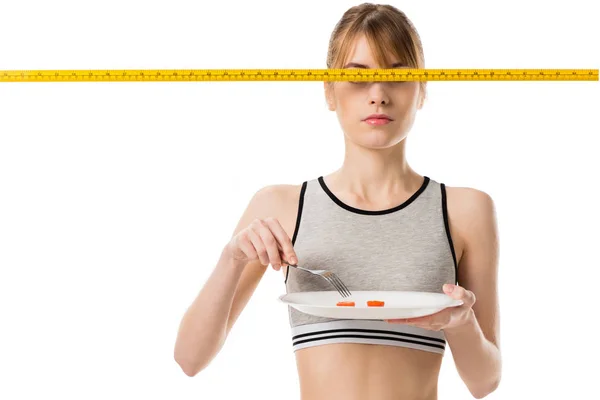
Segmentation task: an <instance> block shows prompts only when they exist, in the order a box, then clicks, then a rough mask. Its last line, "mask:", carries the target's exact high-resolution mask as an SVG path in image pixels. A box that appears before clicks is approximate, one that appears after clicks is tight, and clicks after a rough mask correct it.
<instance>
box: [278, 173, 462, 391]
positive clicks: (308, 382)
mask: <svg viewBox="0 0 600 400" xmlns="http://www.w3.org/2000/svg"><path fill="white" fill-rule="evenodd" d="M300 189H301V185H285V191H286V192H287V193H286V195H285V196H284V198H285V199H286V201H285V205H284V206H283V207H282V208H281V210H282V211H281V213H280V215H277V216H276V217H277V218H278V220H279V222H280V223H281V225H282V226H283V228H284V229H285V231H286V233H287V234H288V235H289V237H290V238H291V237H292V235H293V233H294V228H295V224H296V216H297V211H298V199H299V196H300ZM463 190H465V189H464V188H452V187H447V194H448V198H447V200H448V218H449V225H450V232H451V234H452V239H453V242H454V243H453V244H454V249H455V252H456V258H457V261H458V262H460V259H461V256H462V254H463V248H464V244H463V241H462V240H461V238H460V236H459V235H458V232H457V229H456V226H459V225H460V221H459V220H457V218H456V216H455V215H456V214H457V213H456V212H453V210H455V208H456V207H458V206H459V205H460V197H461V194H462V192H463ZM453 216H454V218H453ZM281 271H282V273H283V275H284V277H285V273H286V268H282V269H281ZM295 355H296V364H297V369H298V374H299V382H300V391H301V399H302V400H316V399H322V398H324V396H326V398H327V399H328V400H337V399H340V400H342V399H343V400H359V399H360V400H365V399H377V400H387V399H389V400H392V399H394V400H395V399H403V398H407V399H408V398H410V399H423V400H435V399H437V381H438V376H439V371H440V367H441V363H442V355H440V354H436V353H430V352H424V351H420V350H415V349H410V348H403V347H393V346H380V345H372V344H358V343H356V344H355V343H337V344H329V345H327V346H316V347H310V348H305V349H301V350H298V351H296V352H295Z"/></svg>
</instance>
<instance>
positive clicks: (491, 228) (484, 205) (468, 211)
mask: <svg viewBox="0 0 600 400" xmlns="http://www.w3.org/2000/svg"><path fill="white" fill-rule="evenodd" d="M446 202H447V206H448V219H449V223H450V228H451V233H452V236H453V238H454V240H455V244H456V245H457V247H458V249H457V253H459V254H460V255H463V254H464V252H465V250H466V249H467V248H468V247H469V245H471V246H472V245H473V240H474V239H477V237H478V236H479V238H480V239H481V237H480V235H482V234H486V233H487V235H488V237H489V238H490V239H492V240H493V239H495V238H492V237H490V235H492V236H494V235H495V230H496V207H495V203H494V200H493V199H492V196H491V195H490V194H488V193H487V192H485V191H483V190H480V189H476V188H471V187H456V186H455V187H452V186H446Z"/></svg>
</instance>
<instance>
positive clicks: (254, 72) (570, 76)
mask: <svg viewBox="0 0 600 400" xmlns="http://www.w3.org/2000/svg"><path fill="white" fill-rule="evenodd" d="M83 81H90V82H107V81H120V82H138V81H142V82H153V81H169V82H172V81H367V82H371V81H598V69H411V68H398V69H360V68H352V69H190V70H162V69H161V70H151V69H150V70H6V71H2V70H0V82H83Z"/></svg>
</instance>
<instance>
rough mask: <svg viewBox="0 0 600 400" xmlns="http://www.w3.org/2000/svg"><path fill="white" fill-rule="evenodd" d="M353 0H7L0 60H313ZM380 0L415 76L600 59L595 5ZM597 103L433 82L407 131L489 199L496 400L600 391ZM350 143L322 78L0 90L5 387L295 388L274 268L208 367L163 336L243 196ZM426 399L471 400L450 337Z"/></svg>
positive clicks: (14, 393) (114, 391)
mask: <svg viewBox="0 0 600 400" xmlns="http://www.w3.org/2000/svg"><path fill="white" fill-rule="evenodd" d="M356 4H359V3H358V2H351V1H336V2H324V1H318V2H307V1H303V2H301V3H300V2H298V3H292V2H280V1H271V2H268V1H252V2H245V1H244V2H242V1H239V2H236V3H232V2H228V3H218V2H199V1H177V0H174V1H170V2H166V1H164V2H157V1H147V0H145V1H128V2H122V1H114V0H105V1H102V2H93V3H92V2H79V1H64V0H55V1H52V2H43V1H28V2H14V1H5V0H2V1H1V2H0V37H1V38H2V39H1V40H0V70H6V69H129V68H131V69H159V68H165V69H167V68H177V69H186V68H198V69H200V68H325V56H326V52H327V44H328V40H329V35H330V33H331V31H332V29H333V27H334V25H335V23H336V22H337V21H338V19H339V18H340V17H341V16H342V14H343V12H344V11H345V10H346V9H347V8H348V7H350V6H352V5H356ZM391 4H393V5H395V6H397V7H399V8H400V9H401V10H403V11H405V12H406V13H407V15H408V17H409V18H410V19H411V20H412V21H413V23H414V24H415V25H416V27H417V30H418V31H419V33H420V35H421V38H422V40H423V45H424V49H425V58H426V68H598V66H599V65H600V51H598V39H599V38H600V35H599V30H600V28H599V26H598V23H597V16H598V14H597V12H598V10H597V2H596V1H594V0H589V1H571V2H569V3H568V4H567V3H564V2H554V3H551V2H548V1H527V2H522V1H514V0H513V1H508V0H507V1H502V2H501V3H498V2H491V3H487V2H478V1H457V2H439V3H438V2H435V3H434V2H430V1H419V2H417V1H411V2H408V1H403V2H399V1H395V2H392V3H391ZM594 7H596V10H595V12H594V10H593V8H594ZM599 106H600V85H599V83H598V82H430V83H429V99H428V101H427V102H426V103H425V106H424V108H423V109H422V110H421V111H420V112H419V113H418V115H417V119H416V122H415V125H414V126H413V128H412V131H411V133H410V134H409V138H408V142H407V144H408V160H409V163H410V164H411V166H412V167H413V168H414V169H415V170H416V171H417V172H419V173H421V174H425V175H428V176H430V177H432V178H433V179H436V180H438V181H440V182H445V183H446V184H447V185H449V186H470V187H475V188H478V189H480V190H483V191H486V192H488V193H489V194H490V195H491V196H492V197H493V199H494V200H495V203H496V207H497V213H498V214H497V216H498V221H499V231H500V246H501V256H500V258H501V260H500V261H501V263H500V276H499V285H500V297H501V299H500V300H501V324H502V328H501V329H502V331H501V332H502V335H501V345H502V352H503V359H504V370H503V380H502V383H501V385H500V387H499V388H498V390H497V391H496V392H494V393H493V394H492V395H490V396H489V397H488V398H489V399H525V398H534V397H535V398H547V397H554V396H556V397H558V398H567V397H569V398H577V397H583V396H586V397H588V398H589V395H590V394H591V393H594V392H595V389H597V370H596V372H595V373H594V372H593V371H592V366H593V365H596V366H597V360H598V358H599V357H600V350H599V346H598V343H597V340H596V336H597V335H596V334H597V331H596V330H595V329H597V327H598V322H597V309H596V306H597V304H598V300H597V299H598V296H597V294H596V293H597V288H598V283H599V282H598V277H599V276H600V274H599V272H598V271H599V270H600V262H599V261H598V255H599V254H598V240H599V239H600V234H599V231H598V227H599V224H600V212H599V203H600V201H599V199H600V198H599V196H598V183H597V177H598V173H599V172H600V161H599V160H598V159H599V157H598V134H599V133H600V123H599V121H598V118H599V117H598V110H600V107H599ZM342 156H343V139H342V133H341V130H340V127H339V125H338V121H337V118H336V116H335V114H334V113H332V112H329V111H327V108H326V106H325V100H324V96H323V90H322V83H321V82H252V83H250V82H211V83H199V82H196V83H185V82H170V83H166V82H154V83H137V82H135V83H134V82H131V83H117V82H108V83H97V82H80V83H10V84H9V83H4V84H0V327H1V329H0V398H2V399H7V400H9V399H10V400H13V399H15V400H16V399H34V398H37V399H40V398H61V399H107V398H111V399H134V398H135V399H142V398H143V399H173V398H177V399H198V398H202V399H220V398H247V397H250V398H259V397H260V398H261V399H298V398H299V390H298V388H297V384H298V382H297V377H296V370H295V367H296V366H295V360H294V358H293V352H292V348H291V338H290V333H289V325H288V319H287V318H288V314H287V309H286V307H285V306H284V305H282V304H279V303H277V301H276V298H277V297H278V296H279V295H280V294H282V293H284V290H285V287H284V284H283V280H282V276H281V273H280V272H274V271H273V270H271V269H270V270H269V271H268V273H267V274H266V275H265V277H264V279H263V281H262V282H261V283H260V285H259V287H258V289H257V291H256V292H255V295H254V297H253V298H252V299H251V301H250V303H249V305H248V306H247V308H246V309H245V310H244V312H243V313H242V316H241V317H240V319H239V321H238V322H237V324H236V326H235V327H234V329H233V331H232V333H231V335H230V337H229V338H228V340H227V343H226V345H225V347H224V348H223V350H222V351H221V353H219V355H218V356H217V358H216V359H215V360H214V361H213V363H212V364H211V365H210V366H209V367H208V368H207V369H206V370H204V371H203V372H201V373H200V374H199V375H197V376H196V377H194V378H189V377H188V376H186V375H185V374H184V373H183V372H182V371H181V370H180V368H179V367H178V365H177V364H176V363H175V361H174V359H173V347H174V343H175V337H176V334H177V329H178V325H179V322H180V320H181V317H182V316H183V313H184V312H185V310H186V309H187V307H188V306H189V304H190V303H191V301H192V300H193V299H194V297H195V296H196V295H197V293H198V291H199V290H200V289H201V287H202V285H203V283H204V281H205V279H206V278H207V277H208V276H209V274H210V273H211V271H212V268H213V267H214V264H215V263H216V261H217V259H218V256H219V254H220V251H221V249H222V248H223V246H224V245H225V244H226V243H227V241H228V240H229V238H230V235H231V233H232V230H233V228H234V227H235V225H236V223H237V221H238V218H239V217H240V216H241V213H242V211H243V209H244V208H245V206H246V205H247V202H248V201H249V199H250V197H251V195H252V194H253V193H254V192H255V191H256V190H257V189H259V188H260V187H263V186H265V185H269V184H275V183H295V184H299V183H301V182H302V181H304V180H307V179H312V178H314V177H317V176H319V175H326V174H328V173H330V172H332V171H333V170H335V169H337V168H338V167H339V166H340V164H341V162H342ZM594 315H596V316H594ZM439 398H440V399H466V398H470V394H469V392H468V390H467V388H466V386H465V385H464V384H463V382H462V381H461V379H460V377H459V376H458V374H457V372H456V369H455V366H454V363H453V361H452V356H451V353H450V351H448V352H447V354H446V356H445V358H444V362H443V367H442V371H441V375H440V383H439Z"/></svg>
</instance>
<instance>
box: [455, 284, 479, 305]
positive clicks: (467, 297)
mask: <svg viewBox="0 0 600 400" xmlns="http://www.w3.org/2000/svg"><path fill="white" fill-rule="evenodd" d="M455 293H456V297H454V296H453V297H454V298H455V299H459V300H462V302H463V305H464V306H466V307H471V306H472V305H473V304H475V293H473V292H471V291H470V290H467V289H465V288H464V287H462V286H457V287H456V288H455V289H454V291H453V292H452V294H455Z"/></svg>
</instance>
